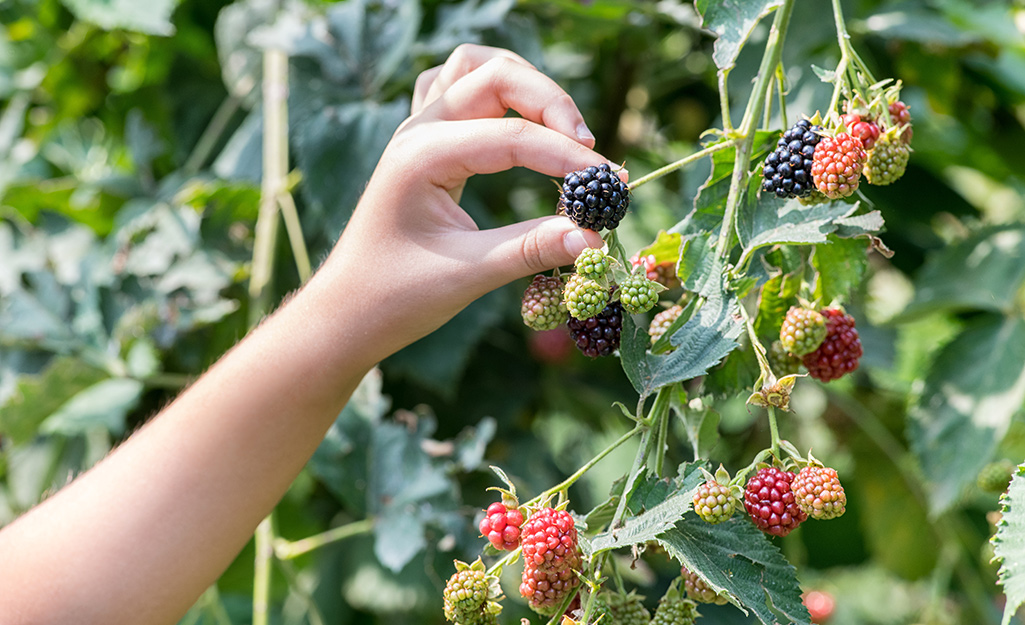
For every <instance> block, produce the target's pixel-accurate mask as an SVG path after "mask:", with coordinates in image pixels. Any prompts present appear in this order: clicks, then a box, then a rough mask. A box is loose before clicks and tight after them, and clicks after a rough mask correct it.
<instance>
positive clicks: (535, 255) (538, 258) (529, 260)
mask: <svg viewBox="0 0 1025 625" xmlns="http://www.w3.org/2000/svg"><path fill="white" fill-rule="evenodd" d="M520 253H521V254H522V255H523V263H524V265H525V266H526V267H527V269H528V270H529V271H530V272H531V273H536V272H539V271H544V270H545V269H548V264H547V263H546V262H545V259H546V254H545V251H544V248H543V246H542V245H541V241H540V239H539V238H538V234H537V232H536V231H530V232H528V233H527V234H526V236H524V237H523V240H522V242H521V244H520Z"/></svg>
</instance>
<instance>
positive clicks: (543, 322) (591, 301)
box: [520, 248, 664, 358]
mask: <svg viewBox="0 0 1025 625" xmlns="http://www.w3.org/2000/svg"><path fill="white" fill-rule="evenodd" d="M618 268H619V265H618V263H616V261H615V260H614V259H613V258H612V257H611V256H609V255H608V254H606V253H605V252H604V251H602V250H600V249H594V248H589V249H585V250H584V251H583V252H581V253H580V255H579V256H578V257H577V259H576V262H575V263H574V269H575V272H574V273H573V274H572V275H571V276H570V277H569V279H568V280H567V281H566V282H563V280H562V278H561V277H559V276H544V275H537V276H534V280H533V281H532V282H531V283H530V286H528V287H527V290H526V291H525V292H524V293H523V299H522V301H521V305H520V313H521V316H522V317H523V323H525V324H526V325H527V327H529V328H531V329H533V330H551V329H554V328H557V327H558V326H560V325H562V324H563V323H565V324H566V325H567V327H568V328H569V331H570V337H571V339H572V340H573V343H574V344H575V345H576V346H577V348H578V349H580V351H581V352H583V353H584V354H585V355H587V356H590V357H591V358H595V357H597V356H608V355H609V354H611V353H612V352H614V351H615V350H616V349H618V348H619V339H620V332H621V330H622V325H623V313H624V311H625V312H627V313H630V314H638V313H644V312H647V311H649V310H651V308H652V307H654V306H655V303H656V302H657V301H658V294H659V292H660V291H661V290H662V289H663V288H664V287H662V286H661V285H660V284H659V283H658V282H655V281H654V280H649V279H648V278H647V277H646V276H645V275H642V274H640V273H630V274H626V273H625V271H622V272H621V275H620V276H618V277H617V276H615V275H614V273H615V271H614V269H618Z"/></svg>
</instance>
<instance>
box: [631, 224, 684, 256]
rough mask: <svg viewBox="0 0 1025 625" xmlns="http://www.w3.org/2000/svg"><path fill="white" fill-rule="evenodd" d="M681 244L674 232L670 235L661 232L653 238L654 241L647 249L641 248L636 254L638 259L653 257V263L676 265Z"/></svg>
mask: <svg viewBox="0 0 1025 625" xmlns="http://www.w3.org/2000/svg"><path fill="white" fill-rule="evenodd" d="M682 244H683V239H682V237H681V236H680V234H679V233H677V232H674V233H672V234H670V233H668V232H666V231H665V230H661V231H659V233H658V236H656V237H655V241H654V242H652V244H651V245H649V246H648V247H645V248H642V249H641V250H640V251H638V252H637V255H638V256H639V257H642V258H643V257H644V256H654V257H655V263H656V264H661V263H678V262H679V260H680V246H681V245H682Z"/></svg>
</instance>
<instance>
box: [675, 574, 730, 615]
mask: <svg viewBox="0 0 1025 625" xmlns="http://www.w3.org/2000/svg"><path fill="white" fill-rule="evenodd" d="M680 575H681V576H682V577H683V588H684V590H686V591H687V596H688V597H690V598H691V599H693V600H694V601H698V602H700V603H714V604H716V605H726V603H728V601H729V600H728V599H727V598H726V597H725V595H719V594H718V593H716V592H715V591H714V590H712V588H711V587H710V586H709V585H708V584H706V583H705V580H703V579H701V577H700V576H699V575H698V574H697V573H695V572H694V571H691V570H690V569H688V568H687V567H685V566H684V567H681V568H680Z"/></svg>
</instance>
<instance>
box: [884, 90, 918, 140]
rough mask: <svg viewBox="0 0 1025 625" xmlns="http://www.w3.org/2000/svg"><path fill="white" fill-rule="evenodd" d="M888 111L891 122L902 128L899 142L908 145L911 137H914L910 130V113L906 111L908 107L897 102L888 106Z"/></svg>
mask: <svg viewBox="0 0 1025 625" xmlns="http://www.w3.org/2000/svg"><path fill="white" fill-rule="evenodd" d="M889 110H890V119H891V120H893V123H894V124H896V125H897V126H900V127H903V130H902V131H901V133H900V140H901V141H902V142H904V143H905V144H910V143H911V137H912V136H914V130H912V129H911V111H909V110H908V105H907V104H904V103H903V102H901V101H900V100H897V101H896V102H893V103H891V104H890V106H889Z"/></svg>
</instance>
